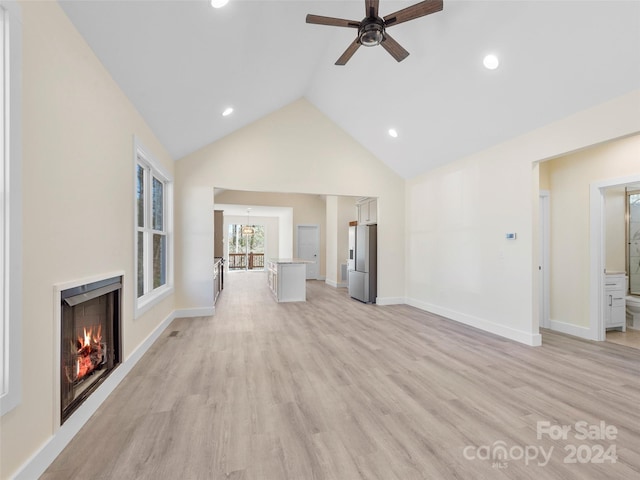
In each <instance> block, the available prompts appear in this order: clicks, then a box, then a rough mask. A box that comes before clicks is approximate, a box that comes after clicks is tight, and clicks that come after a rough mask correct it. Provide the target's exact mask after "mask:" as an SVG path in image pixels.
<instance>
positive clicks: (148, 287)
mask: <svg viewBox="0 0 640 480" xmlns="http://www.w3.org/2000/svg"><path fill="white" fill-rule="evenodd" d="M138 165H140V166H142V167H143V168H144V169H145V171H146V172H147V174H145V187H144V195H145V202H144V203H145V217H146V219H147V220H148V221H151V220H150V219H151V203H152V202H151V184H152V182H151V179H152V178H153V177H156V178H157V179H158V180H160V181H161V182H162V183H163V184H164V191H163V201H164V205H163V214H164V215H163V226H164V229H163V232H164V234H165V235H166V245H165V248H166V252H167V259H166V272H165V274H166V283H165V284H164V285H161V286H159V287H157V288H153V285H152V281H153V259H152V258H151V255H150V252H152V251H153V239H152V234H153V233H154V230H153V229H152V228H151V227H150V226H149V225H148V224H147V223H146V222H145V226H144V227H142V228H141V227H139V226H138V201H137V198H138V195H137V177H138ZM133 180H134V181H133V189H134V196H133V197H134V201H133V208H134V215H133V222H134V228H133V238H134V240H133V248H134V281H133V282H132V283H133V298H135V317H136V318H137V317H139V316H140V315H142V314H143V313H145V312H146V311H147V310H149V309H150V308H152V307H153V306H155V305H157V304H158V303H159V302H160V301H161V300H162V299H164V298H166V297H167V296H169V295H171V294H172V293H173V290H174V286H173V263H174V262H173V178H172V177H171V175H169V173H168V172H167V171H166V170H165V169H164V167H163V166H162V165H161V164H160V162H158V161H157V160H156V159H155V158H154V157H153V155H151V153H150V151H149V150H148V149H146V148H145V147H144V146H143V145H142V143H141V142H140V140H139V139H137V138H135V137H134V161H133ZM141 231H142V232H143V233H145V240H144V241H145V244H146V248H145V252H146V254H145V255H144V256H145V258H144V260H143V268H144V269H145V275H144V282H145V287H144V292H145V293H144V294H143V295H142V296H140V297H138V232H141Z"/></svg>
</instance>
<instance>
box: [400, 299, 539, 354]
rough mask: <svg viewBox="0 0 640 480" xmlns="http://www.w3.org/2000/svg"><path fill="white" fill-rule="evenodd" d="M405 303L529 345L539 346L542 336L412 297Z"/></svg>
mask: <svg viewBox="0 0 640 480" xmlns="http://www.w3.org/2000/svg"><path fill="white" fill-rule="evenodd" d="M407 304H408V305H411V306H412V307H416V308H419V309H420V310H426V311H427V312H431V313H435V314H437V315H441V316H443V317H446V318H448V319H450V320H454V321H456V322H459V323H464V324H465V325H469V326H470V327H475V328H478V329H480V330H484V331H485V332H489V333H493V334H495V335H499V336H501V337H505V338H508V339H509V340H514V341H516V342H519V343H524V344H525V345H529V346H531V347H539V346H540V345H542V336H541V335H540V334H539V333H530V332H526V331H523V330H516V329H515V328H511V327H507V326H505V325H500V324H498V323H494V322H491V321H489V320H485V319H484V318H479V317H475V316H473V315H468V314H466V313H461V312H457V311H455V310H451V309H449V308H444V307H439V306H437V305H433V304H430V303H426V302H422V301H420V300H415V299H412V298H408V299H407Z"/></svg>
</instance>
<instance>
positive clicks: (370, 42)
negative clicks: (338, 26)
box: [358, 17, 384, 47]
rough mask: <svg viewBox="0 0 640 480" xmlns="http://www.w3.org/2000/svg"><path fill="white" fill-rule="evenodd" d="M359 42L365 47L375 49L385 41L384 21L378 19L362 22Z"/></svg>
mask: <svg viewBox="0 0 640 480" xmlns="http://www.w3.org/2000/svg"><path fill="white" fill-rule="evenodd" d="M358 40H359V41H360V44H361V45H364V46H365V47H375V46H376V45H380V42H382V40H384V21H383V20H382V19H381V18H379V17H377V18H372V17H367V18H365V19H364V20H362V23H361V24H360V28H359V30H358Z"/></svg>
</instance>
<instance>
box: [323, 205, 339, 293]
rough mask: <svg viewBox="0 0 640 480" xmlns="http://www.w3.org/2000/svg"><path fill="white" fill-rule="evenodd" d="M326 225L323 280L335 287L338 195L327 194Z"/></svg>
mask: <svg viewBox="0 0 640 480" xmlns="http://www.w3.org/2000/svg"><path fill="white" fill-rule="evenodd" d="M326 205H327V208H326V210H327V220H326V224H327V227H326V229H325V231H326V241H327V249H326V251H327V253H326V268H325V271H326V279H325V281H326V282H327V283H328V284H329V285H331V286H333V287H336V286H337V285H338V274H339V270H338V197H337V196H336V195H327V198H326Z"/></svg>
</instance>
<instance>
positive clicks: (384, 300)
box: [376, 297, 407, 306]
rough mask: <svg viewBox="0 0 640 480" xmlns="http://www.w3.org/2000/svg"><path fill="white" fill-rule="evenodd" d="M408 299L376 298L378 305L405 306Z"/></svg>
mask: <svg viewBox="0 0 640 480" xmlns="http://www.w3.org/2000/svg"><path fill="white" fill-rule="evenodd" d="M405 303H407V302H406V299H405V298H404V297H376V305H381V306H384V305H404V304H405Z"/></svg>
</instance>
